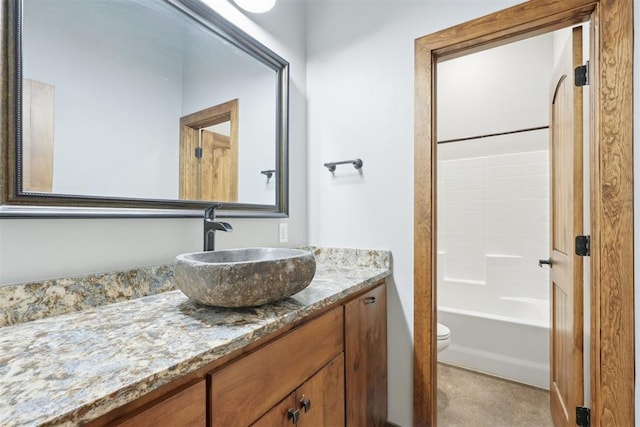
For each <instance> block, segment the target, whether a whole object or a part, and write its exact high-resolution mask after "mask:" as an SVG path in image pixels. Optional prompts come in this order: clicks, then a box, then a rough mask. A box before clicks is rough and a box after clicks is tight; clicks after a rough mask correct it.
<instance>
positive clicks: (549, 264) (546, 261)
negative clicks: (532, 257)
mask: <svg viewBox="0 0 640 427" xmlns="http://www.w3.org/2000/svg"><path fill="white" fill-rule="evenodd" d="M543 264H546V265H548V266H549V268H551V266H552V265H553V263H552V262H551V258H549V259H540V260H538V267H540V268H542V265H543Z"/></svg>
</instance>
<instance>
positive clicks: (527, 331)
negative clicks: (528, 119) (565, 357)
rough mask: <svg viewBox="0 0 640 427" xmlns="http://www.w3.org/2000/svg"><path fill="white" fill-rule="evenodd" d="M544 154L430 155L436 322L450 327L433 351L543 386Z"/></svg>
mask: <svg viewBox="0 0 640 427" xmlns="http://www.w3.org/2000/svg"><path fill="white" fill-rule="evenodd" d="M453 145H455V144H453ZM457 149H459V148H457ZM440 153H441V151H440V147H439V156H440ZM445 154H446V153H445ZM548 156H549V152H548V150H544V149H542V150H535V151H527V152H519V153H506V154H503V153H498V154H494V155H489V156H484V157H466V158H464V157H462V158H461V157H460V156H457V157H456V156H449V158H447V156H446V155H445V156H442V157H439V162H438V169H439V170H438V201H439V206H438V266H437V270H438V322H439V323H442V324H444V325H446V326H447V327H448V328H449V329H450V331H451V344H450V345H449V347H448V348H447V349H446V350H444V351H443V352H441V353H439V354H438V360H440V361H442V362H445V363H450V364H453V365H456V366H461V367H465V368H469V369H473V370H477V371H481V372H486V373H489V374H492V375H496V376H499V377H503V378H507V379H511V380H514V381H517V382H521V383H525V384H530V385H533V386H537V387H542V388H546V389H548V388H549V323H550V314H549V313H550V307H549V272H548V269H547V268H539V267H538V259H542V258H547V257H548V252H549V189H548V188H549V187H548V186H549V184H548V183H549V175H548V174H549V172H548V171H549V161H548V158H549V157H548Z"/></svg>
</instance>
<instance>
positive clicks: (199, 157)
mask: <svg viewBox="0 0 640 427" xmlns="http://www.w3.org/2000/svg"><path fill="white" fill-rule="evenodd" d="M201 158H202V147H196V159H201Z"/></svg>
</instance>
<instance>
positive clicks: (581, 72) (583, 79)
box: [574, 61, 589, 86]
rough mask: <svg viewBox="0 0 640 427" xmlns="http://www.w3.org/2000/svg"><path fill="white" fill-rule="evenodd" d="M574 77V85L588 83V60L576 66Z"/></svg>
mask: <svg viewBox="0 0 640 427" xmlns="http://www.w3.org/2000/svg"><path fill="white" fill-rule="evenodd" d="M574 77H575V85H576V86H586V85H588V84H589V61H587V63H586V64H584V65H580V66H578V67H576V69H575V76H574Z"/></svg>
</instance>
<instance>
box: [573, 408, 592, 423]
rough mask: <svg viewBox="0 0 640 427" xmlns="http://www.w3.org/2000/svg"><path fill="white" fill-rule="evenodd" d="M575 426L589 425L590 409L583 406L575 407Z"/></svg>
mask: <svg viewBox="0 0 640 427" xmlns="http://www.w3.org/2000/svg"><path fill="white" fill-rule="evenodd" d="M576 424H577V425H578V426H580V427H589V426H590V425H591V409H589V408H586V407H584V406H577V407H576Z"/></svg>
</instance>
